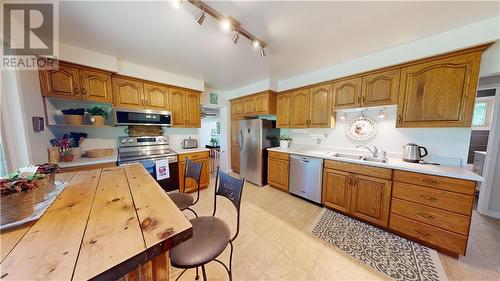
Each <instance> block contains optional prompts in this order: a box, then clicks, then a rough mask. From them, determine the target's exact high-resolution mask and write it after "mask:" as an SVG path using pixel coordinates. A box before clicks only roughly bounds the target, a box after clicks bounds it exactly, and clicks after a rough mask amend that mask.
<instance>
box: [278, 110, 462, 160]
mask: <svg viewBox="0 0 500 281" xmlns="http://www.w3.org/2000/svg"><path fill="white" fill-rule="evenodd" d="M384 111H385V118H384V119H379V117H378V110H369V111H366V112H364V114H365V116H368V117H371V118H373V119H374V120H376V121H377V123H378V133H377V135H376V136H375V137H374V138H372V139H370V140H367V141H357V140H353V139H351V138H349V137H348V136H347V135H346V133H345V129H346V126H347V123H348V121H350V120H352V119H353V118H355V117H357V116H358V115H359V112H347V113H346V115H347V118H346V120H342V119H341V118H340V117H341V115H342V112H340V113H339V112H338V113H337V121H336V127H335V128H334V129H316V128H315V129H281V134H282V135H290V136H291V137H292V138H293V144H294V145H307V146H310V147H311V146H312V147H320V148H321V147H322V148H325V149H330V150H342V149H347V150H352V149H355V147H356V145H360V144H365V145H367V144H373V145H376V146H377V147H378V148H379V149H381V150H385V151H387V152H388V153H389V155H390V156H392V157H397V158H400V157H401V155H402V150H403V145H404V144H406V143H409V142H412V143H416V144H418V145H421V146H425V147H426V148H427V149H428V150H429V156H427V157H425V158H424V160H426V161H429V162H438V163H441V164H443V165H453V166H465V164H466V163H467V154H468V150H469V142H470V134H471V130H470V128H396V114H397V112H396V108H395V107H389V108H385V110H384ZM318 139H319V140H320V144H317V140H318ZM361 151H362V150H361Z"/></svg>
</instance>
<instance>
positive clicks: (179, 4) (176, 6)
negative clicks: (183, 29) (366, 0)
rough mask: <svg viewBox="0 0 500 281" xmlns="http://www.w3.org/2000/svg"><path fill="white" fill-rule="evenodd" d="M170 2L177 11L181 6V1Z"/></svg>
mask: <svg viewBox="0 0 500 281" xmlns="http://www.w3.org/2000/svg"><path fill="white" fill-rule="evenodd" d="M171 2H172V5H173V6H174V8H176V9H179V7H180V6H181V0H171Z"/></svg>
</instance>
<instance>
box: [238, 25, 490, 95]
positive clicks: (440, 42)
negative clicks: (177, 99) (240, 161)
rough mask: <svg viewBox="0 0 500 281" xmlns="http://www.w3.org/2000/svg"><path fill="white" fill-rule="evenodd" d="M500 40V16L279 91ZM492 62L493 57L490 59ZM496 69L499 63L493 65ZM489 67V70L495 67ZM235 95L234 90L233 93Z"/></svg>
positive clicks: (289, 82)
mask: <svg viewBox="0 0 500 281" xmlns="http://www.w3.org/2000/svg"><path fill="white" fill-rule="evenodd" d="M499 39H500V16H498V17H495V18H491V19H487V20H483V21H480V22H476V23H473V24H470V25H467V26H463V27H461V28H457V29H453V30H450V31H447V32H443V33H439V34H436V35H433V36H430V37H426V38H423V39H420V40H415V41H412V42H409V43H405V44H401V45H398V46H395V47H392V48H388V49H385V50H383V51H380V52H376V53H373V54H370V55H367V56H364V57H360V58H357V59H354V60H351V61H348V62H345V63H339V64H336V65H333V66H330V67H327V68H324V69H320V70H317V71H314V72H310V73H305V74H303V75H299V76H296V77H291V78H288V79H284V80H280V81H278V90H279V91H284V90H288V89H293V88H297V87H300V86H305V85H310V84H314V83H318V82H323V81H328V80H332V79H335V78H339V77H343V76H348V75H351V74H355V73H359V72H363V71H368V70H373V69H377V68H381V67H384V66H390V65H395V64H399V63H403V62H407V61H411V60H416V59H419V58H424V57H429V56H432V55H437V54H441V53H446V52H450V51H453V50H458V49H463V48H466V47H471V46H475V45H479V44H483V43H487V42H493V41H496V40H499ZM491 59H494V58H491ZM493 64H494V65H496V66H498V63H493ZM496 66H492V68H496ZM235 92H237V91H235Z"/></svg>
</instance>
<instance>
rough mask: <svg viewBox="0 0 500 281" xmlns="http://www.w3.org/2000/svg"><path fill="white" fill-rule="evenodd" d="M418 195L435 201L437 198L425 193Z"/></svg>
mask: <svg viewBox="0 0 500 281" xmlns="http://www.w3.org/2000/svg"><path fill="white" fill-rule="evenodd" d="M420 197H421V198H423V199H425V200H429V201H436V200H437V198H436V197H432V196H429V195H425V194H421V195H420Z"/></svg>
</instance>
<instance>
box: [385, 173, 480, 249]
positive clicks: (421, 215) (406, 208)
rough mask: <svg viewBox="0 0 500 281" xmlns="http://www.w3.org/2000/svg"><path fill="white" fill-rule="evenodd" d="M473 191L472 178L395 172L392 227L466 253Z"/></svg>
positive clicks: (403, 232) (431, 243)
mask: <svg viewBox="0 0 500 281" xmlns="http://www.w3.org/2000/svg"><path fill="white" fill-rule="evenodd" d="M402 181H404V182H402ZM474 190H475V184H474V182H472V181H466V180H461V179H454V178H448V177H440V176H433V175H426V174H420V173H412V172H405V171H394V187H393V193H392V198H391V201H392V202H391V212H390V220H389V229H390V230H392V231H394V232H396V233H399V234H402V235H404V236H406V237H408V238H411V239H415V240H417V241H419V242H421V243H423V244H426V245H429V246H431V247H434V248H437V249H439V250H440V251H442V252H446V253H448V254H452V255H455V256H458V255H465V252H466V249H467V240H468V236H469V227H470V221H471V215H472V208H473V207H472V202H473V200H474Z"/></svg>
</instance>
